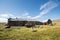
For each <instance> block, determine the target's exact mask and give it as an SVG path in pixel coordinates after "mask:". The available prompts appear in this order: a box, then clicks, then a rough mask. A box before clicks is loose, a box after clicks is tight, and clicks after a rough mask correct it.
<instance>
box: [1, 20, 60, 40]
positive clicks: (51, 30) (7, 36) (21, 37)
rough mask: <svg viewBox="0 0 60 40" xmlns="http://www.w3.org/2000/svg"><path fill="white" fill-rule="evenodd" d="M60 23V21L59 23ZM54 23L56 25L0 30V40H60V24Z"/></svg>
mask: <svg viewBox="0 0 60 40" xmlns="http://www.w3.org/2000/svg"><path fill="white" fill-rule="evenodd" d="M59 22H60V21H59ZM59 22H58V21H55V22H54V23H56V25H54V26H50V25H41V26H40V27H39V28H37V26H36V28H34V30H37V31H36V32H32V28H26V27H20V26H18V27H11V28H9V29H5V28H2V26H1V28H0V40H60V23H59Z"/></svg>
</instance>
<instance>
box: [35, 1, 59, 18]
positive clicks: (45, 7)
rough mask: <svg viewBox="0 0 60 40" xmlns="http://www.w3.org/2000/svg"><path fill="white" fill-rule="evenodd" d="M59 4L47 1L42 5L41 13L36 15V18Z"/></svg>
mask: <svg viewBox="0 0 60 40" xmlns="http://www.w3.org/2000/svg"><path fill="white" fill-rule="evenodd" d="M57 6H58V4H57V3H55V2H54V1H48V2H47V3H45V4H44V5H42V6H41V7H40V10H42V9H43V10H42V11H41V12H40V14H39V15H37V16H35V17H34V19H38V18H40V17H42V16H43V15H44V14H47V13H48V12H49V11H51V10H52V9H53V8H55V7H57Z"/></svg>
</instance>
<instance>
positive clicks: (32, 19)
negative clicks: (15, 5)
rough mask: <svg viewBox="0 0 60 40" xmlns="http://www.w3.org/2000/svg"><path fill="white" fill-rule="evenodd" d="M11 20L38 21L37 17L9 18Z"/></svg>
mask: <svg viewBox="0 0 60 40" xmlns="http://www.w3.org/2000/svg"><path fill="white" fill-rule="evenodd" d="M8 20H9V21H36V20H35V19H23V18H9V19H8Z"/></svg>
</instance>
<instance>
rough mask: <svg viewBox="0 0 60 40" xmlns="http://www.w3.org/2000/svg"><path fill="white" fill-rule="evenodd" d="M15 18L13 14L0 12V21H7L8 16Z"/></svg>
mask: <svg viewBox="0 0 60 40" xmlns="http://www.w3.org/2000/svg"><path fill="white" fill-rule="evenodd" d="M10 17H11V18H15V16H14V15H13V14H9V13H7V14H0V22H7V20H8V18H10Z"/></svg>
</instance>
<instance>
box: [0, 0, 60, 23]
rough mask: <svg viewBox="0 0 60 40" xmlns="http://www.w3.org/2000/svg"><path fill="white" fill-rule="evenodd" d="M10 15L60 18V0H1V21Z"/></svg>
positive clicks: (41, 19) (41, 18)
mask: <svg viewBox="0 0 60 40" xmlns="http://www.w3.org/2000/svg"><path fill="white" fill-rule="evenodd" d="M9 17H12V18H14V17H17V18H31V19H32V18H33V19H37V20H40V21H43V20H47V19H60V0H0V21H1V22H5V21H7V18H9Z"/></svg>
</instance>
